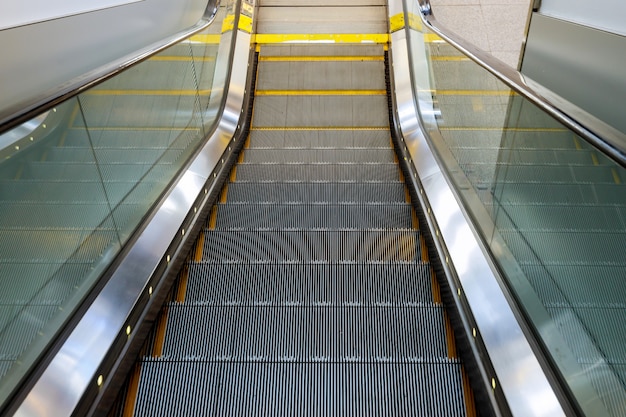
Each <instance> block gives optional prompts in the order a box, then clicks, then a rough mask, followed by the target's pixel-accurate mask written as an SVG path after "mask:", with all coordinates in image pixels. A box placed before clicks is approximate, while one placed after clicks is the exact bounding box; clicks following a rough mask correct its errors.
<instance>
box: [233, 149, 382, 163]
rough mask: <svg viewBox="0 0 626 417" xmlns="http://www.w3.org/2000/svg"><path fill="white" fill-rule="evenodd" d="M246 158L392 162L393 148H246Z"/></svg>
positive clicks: (264, 160) (280, 160)
mask: <svg viewBox="0 0 626 417" xmlns="http://www.w3.org/2000/svg"><path fill="white" fill-rule="evenodd" d="M244 160H245V161H246V162H248V163H264V162H268V163H281V164H285V163H305V164H307V163H315V162H324V163H329V164H339V163H358V162H363V163H370V162H378V163H391V162H394V153H393V151H392V150H391V149H332V148H327V149H246V150H245V151H244Z"/></svg>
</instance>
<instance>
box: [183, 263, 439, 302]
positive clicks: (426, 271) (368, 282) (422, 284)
mask: <svg viewBox="0 0 626 417" xmlns="http://www.w3.org/2000/svg"><path fill="white" fill-rule="evenodd" d="M295 277H297V279H295ZM431 280H432V275H431V270H430V265H429V264H422V263H417V262H405V263H358V264H355V263H350V264H336V263H335V264H328V263H319V264H294V263H282V264H270V263H261V264H258V263H257V264H253V263H195V262H193V263H191V264H189V274H188V280H187V294H186V297H185V303H189V304H194V303H195V304H202V305H255V304H259V305H294V304H297V305H304V306H311V305H321V304H324V305H325V304H333V305H340V306H341V305H354V306H375V305H378V306H415V305H422V304H428V303H431V302H432V300H433V295H432V282H431Z"/></svg>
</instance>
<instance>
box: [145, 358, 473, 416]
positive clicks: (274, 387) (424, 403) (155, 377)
mask: <svg viewBox="0 0 626 417" xmlns="http://www.w3.org/2000/svg"><path fill="white" fill-rule="evenodd" d="M140 378H141V379H140V385H139V392H138V400H137V407H136V409H135V415H138V416H147V415H177V414H178V412H179V411H180V410H181V405H182V404H185V405H186V406H187V407H188V408H187V412H188V415H193V416H215V415H233V416H253V415H254V416H256V415H306V416H313V415H315V416H372V417H374V416H376V417H378V416H381V415H387V416H418V417H463V416H466V415H467V414H466V411H465V407H464V399H463V386H462V375H461V364H460V363H458V362H457V361H443V360H442V361H438V362H434V363H408V364H407V363H402V364H395V363H384V362H383V363H367V364H363V363H358V362H346V363H333V364H317V363H308V364H300V363H256V362H251V363H245V362H244V363H229V362H204V361H199V362H175V361H164V360H151V359H146V360H144V362H143V363H142V371H141V377H140ZM163 381H167V389H161V387H162V386H163ZM235 393H236V395H233V394H235ZM442 393H449V394H447V395H446V398H445V400H444V398H442V396H443V394H442Z"/></svg>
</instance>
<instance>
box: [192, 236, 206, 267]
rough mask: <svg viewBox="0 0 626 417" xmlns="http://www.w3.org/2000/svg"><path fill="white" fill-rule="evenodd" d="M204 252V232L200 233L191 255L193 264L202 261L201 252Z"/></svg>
mask: <svg viewBox="0 0 626 417" xmlns="http://www.w3.org/2000/svg"><path fill="white" fill-rule="evenodd" d="M203 251H204V232H200V236H198V240H197V242H196V249H195V252H194V255H193V260H194V262H200V261H202V252H203Z"/></svg>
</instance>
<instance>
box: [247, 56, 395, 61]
mask: <svg viewBox="0 0 626 417" xmlns="http://www.w3.org/2000/svg"><path fill="white" fill-rule="evenodd" d="M384 60H385V57H384V56H313V55H312V56H261V57H259V62H317V61H320V62H322V61H349V62H352V61H355V62H362V61H384Z"/></svg>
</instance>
